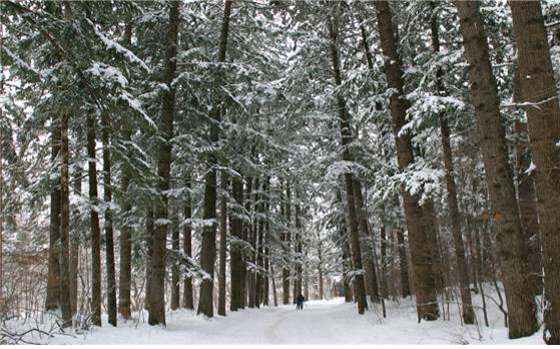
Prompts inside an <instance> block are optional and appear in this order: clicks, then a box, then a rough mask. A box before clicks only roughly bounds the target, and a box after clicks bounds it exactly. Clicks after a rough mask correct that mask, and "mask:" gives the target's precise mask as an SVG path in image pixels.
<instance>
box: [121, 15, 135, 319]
mask: <svg viewBox="0 0 560 349" xmlns="http://www.w3.org/2000/svg"><path fill="white" fill-rule="evenodd" d="M131 40H132V24H130V23H127V24H126V26H125V32H124V40H123V43H124V45H125V47H130V46H131ZM123 128H124V131H123V141H124V142H130V141H131V130H130V128H129V127H127V126H123ZM128 156H129V157H131V156H132V154H131V153H130V152H129V153H128ZM130 177H131V175H130V170H129V169H128V168H127V165H126V164H125V165H124V168H123V174H122V180H121V191H122V193H123V195H124V198H123V200H122V201H123V203H122V217H124V219H123V220H122V222H121V234H120V241H119V244H120V256H119V262H120V263H119V265H120V270H119V305H118V311H119V314H121V316H122V317H123V318H124V319H125V320H128V319H130V316H131V314H130V288H131V278H132V240H131V237H132V236H131V229H130V226H129V225H128V221H127V219H128V215H129V214H130V211H131V210H132V201H131V198H130V197H129V196H130V193H129V191H128V188H129V185H130Z"/></svg>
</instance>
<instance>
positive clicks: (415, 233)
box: [375, 1, 439, 321]
mask: <svg viewBox="0 0 560 349" xmlns="http://www.w3.org/2000/svg"><path fill="white" fill-rule="evenodd" d="M375 8H376V11H377V23H378V30H379V36H380V41H381V48H382V51H383V54H384V55H385V56H386V57H387V60H385V75H386V76H387V81H388V83H389V87H391V88H392V89H394V90H396V91H397V93H393V94H392V95H391V99H390V107H391V116H392V119H393V132H394V136H395V142H396V145H397V158H398V163H399V169H400V170H401V171H404V169H405V168H406V167H407V166H409V165H411V164H413V163H414V155H413V152H412V143H411V138H412V137H411V134H410V133H404V134H400V133H401V130H402V128H403V126H404V125H405V123H406V120H405V119H406V110H407V109H408V107H409V103H408V101H407V100H406V98H405V97H404V92H403V88H404V81H403V71H402V67H401V65H402V64H401V58H400V56H399V54H398V52H397V46H396V43H397V40H396V35H395V33H394V32H393V20H392V18H391V12H390V9H389V2H387V1H375ZM401 192H402V196H403V203H404V211H405V218H406V225H407V228H408V231H409V244H410V250H411V258H412V268H413V275H414V289H415V293H416V309H417V312H418V320H419V321H420V320H422V319H423V320H436V319H437V318H438V317H439V308H438V304H437V292H436V285H435V280H434V275H433V272H432V269H431V264H432V261H431V251H430V243H429V237H428V232H427V231H426V226H425V217H424V213H423V211H422V208H421V207H420V204H419V197H418V195H414V196H413V195H411V194H410V193H409V192H407V191H406V189H405V188H404V186H403V187H402V188H401Z"/></svg>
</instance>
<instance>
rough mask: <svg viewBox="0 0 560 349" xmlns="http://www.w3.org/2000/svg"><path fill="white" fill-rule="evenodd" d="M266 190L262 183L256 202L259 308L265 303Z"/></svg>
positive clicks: (256, 284) (256, 301)
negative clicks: (264, 217) (264, 218)
mask: <svg viewBox="0 0 560 349" xmlns="http://www.w3.org/2000/svg"><path fill="white" fill-rule="evenodd" d="M265 190H266V184H265V183H264V181H263V183H262V186H261V190H260V194H259V195H258V196H257V202H256V207H257V209H256V211H257V218H256V224H257V225H256V229H257V235H258V236H257V238H258V239H257V258H256V265H257V268H258V269H257V270H258V272H257V274H256V282H255V305H256V306H257V308H258V307H259V306H260V305H261V303H262V301H263V290H264V274H263V272H262V270H264V259H263V255H264V220H263V215H264V210H265V206H264V195H263V194H264V192H265Z"/></svg>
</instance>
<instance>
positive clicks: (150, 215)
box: [144, 207, 154, 310]
mask: <svg viewBox="0 0 560 349" xmlns="http://www.w3.org/2000/svg"><path fill="white" fill-rule="evenodd" d="M145 239H146V246H147V251H146V285H145V286H146V296H145V297H144V309H146V310H148V309H150V290H151V284H152V254H153V250H154V246H153V243H154V210H153V209H152V208H151V207H149V208H148V210H147V212H146V236H145Z"/></svg>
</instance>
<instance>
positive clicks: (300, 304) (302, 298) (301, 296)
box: [296, 293, 305, 309]
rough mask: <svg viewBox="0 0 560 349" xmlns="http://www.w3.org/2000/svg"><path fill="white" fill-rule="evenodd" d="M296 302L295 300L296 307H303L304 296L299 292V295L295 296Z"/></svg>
mask: <svg viewBox="0 0 560 349" xmlns="http://www.w3.org/2000/svg"><path fill="white" fill-rule="evenodd" d="M296 302H297V307H296V309H303V302H305V298H304V297H303V295H302V294H301V293H300V294H299V296H297V298H296Z"/></svg>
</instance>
